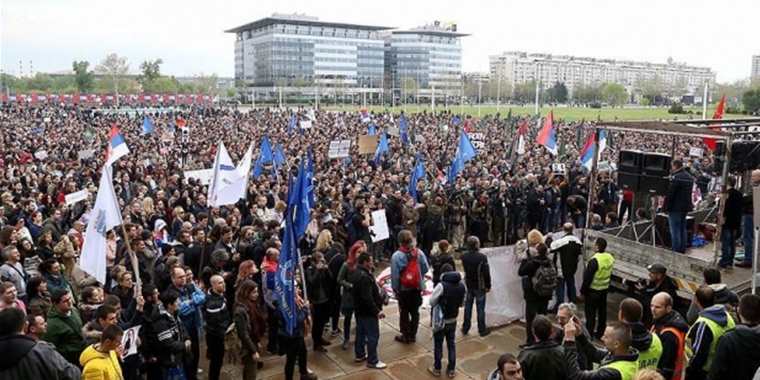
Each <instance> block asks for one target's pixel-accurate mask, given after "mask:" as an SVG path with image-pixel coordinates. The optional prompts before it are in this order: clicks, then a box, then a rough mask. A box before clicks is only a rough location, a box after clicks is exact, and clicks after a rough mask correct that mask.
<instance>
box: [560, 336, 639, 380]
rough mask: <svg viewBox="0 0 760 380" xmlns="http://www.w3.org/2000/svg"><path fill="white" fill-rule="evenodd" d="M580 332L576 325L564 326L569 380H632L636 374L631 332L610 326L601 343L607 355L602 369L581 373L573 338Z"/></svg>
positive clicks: (636, 357)
mask: <svg viewBox="0 0 760 380" xmlns="http://www.w3.org/2000/svg"><path fill="white" fill-rule="evenodd" d="M579 332H580V329H579V326H578V324H577V323H568V324H566V325H565V343H564V344H563V346H564V348H565V350H567V357H568V364H569V366H568V378H572V379H579V380H633V378H634V376H635V375H636V372H638V367H639V364H638V361H637V359H638V352H637V351H636V349H634V348H632V347H631V340H632V338H631V329H630V328H629V327H628V326H627V325H626V324H625V323H622V322H613V323H611V324H610V325H609V326H607V327H606V328H605V330H604V336H602V342H603V343H604V347H605V348H606V349H607V351H608V352H609V354H608V356H607V357H606V358H605V359H604V360H603V361H602V363H601V366H600V367H599V368H598V369H595V370H589V371H581V370H580V368H578V363H577V361H576V355H577V348H576V346H575V337H576V335H577V334H578V333H579Z"/></svg>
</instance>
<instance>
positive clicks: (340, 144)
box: [327, 140, 351, 158]
mask: <svg viewBox="0 0 760 380" xmlns="http://www.w3.org/2000/svg"><path fill="white" fill-rule="evenodd" d="M350 150H351V140H333V141H330V149H329V150H328V152H327V158H344V157H348V153H349V151H350Z"/></svg>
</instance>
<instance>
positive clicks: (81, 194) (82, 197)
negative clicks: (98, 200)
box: [64, 189, 89, 206]
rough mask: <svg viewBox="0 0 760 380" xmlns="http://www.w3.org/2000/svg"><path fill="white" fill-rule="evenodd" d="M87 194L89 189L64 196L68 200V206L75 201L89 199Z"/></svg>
mask: <svg viewBox="0 0 760 380" xmlns="http://www.w3.org/2000/svg"><path fill="white" fill-rule="evenodd" d="M87 194H89V192H88V191H87V189H84V190H79V191H76V192H73V193H68V194H66V196H65V197H64V199H65V201H66V206H71V205H73V204H75V203H78V202H81V201H83V200H85V199H87Z"/></svg>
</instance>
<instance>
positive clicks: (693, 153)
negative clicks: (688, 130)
mask: <svg viewBox="0 0 760 380" xmlns="http://www.w3.org/2000/svg"><path fill="white" fill-rule="evenodd" d="M703 154H704V149H702V148H696V147H692V148H689V157H702V155H703Z"/></svg>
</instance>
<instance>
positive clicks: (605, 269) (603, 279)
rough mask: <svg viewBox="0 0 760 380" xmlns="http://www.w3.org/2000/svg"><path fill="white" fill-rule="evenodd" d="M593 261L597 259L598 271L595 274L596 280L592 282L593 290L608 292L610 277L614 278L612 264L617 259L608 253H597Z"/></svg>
mask: <svg viewBox="0 0 760 380" xmlns="http://www.w3.org/2000/svg"><path fill="white" fill-rule="evenodd" d="M591 259H596V264H597V269H596V273H594V279H593V280H592V281H591V289H593V290H607V289H608V288H609V287H610V277H612V264H614V263H615V258H614V257H612V255H611V254H609V253H607V252H597V253H595V254H594V256H592V257H591Z"/></svg>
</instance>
